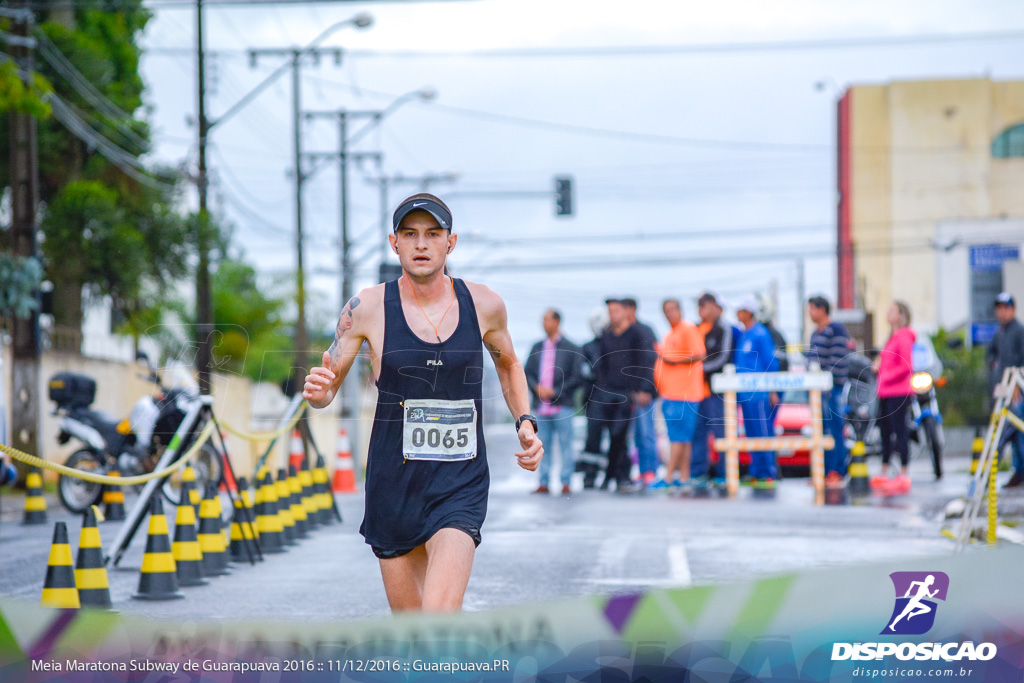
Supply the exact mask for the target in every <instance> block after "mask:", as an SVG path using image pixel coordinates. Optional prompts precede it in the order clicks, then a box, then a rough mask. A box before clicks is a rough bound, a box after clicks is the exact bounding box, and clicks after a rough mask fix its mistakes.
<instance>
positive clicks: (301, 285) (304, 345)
mask: <svg viewBox="0 0 1024 683" xmlns="http://www.w3.org/2000/svg"><path fill="white" fill-rule="evenodd" d="M307 54H309V55H312V56H313V59H314V60H315V61H317V62H319V61H320V55H321V54H331V55H334V61H335V63H336V64H341V50H340V49H337V48H313V49H308V48H306V49H301V48H291V49H288V50H282V49H279V48H271V49H257V50H250V51H249V57H250V61H251V63H252V64H254V65H255V63H256V60H257V58H258V57H259V56H260V55H278V56H280V55H285V56H287V57H288V58H289V60H290V64H291V74H292V163H293V164H294V166H293V171H292V172H293V175H294V180H295V252H296V257H295V285H296V293H295V301H296V308H297V311H296V320H295V360H294V361H293V366H292V378H291V381H292V384H291V388H292V389H293V390H294V391H296V392H297V391H300V390H301V387H302V383H303V379H304V378H305V376H306V371H307V367H306V366H307V358H306V356H307V355H308V352H309V336H308V333H307V330H306V285H305V272H304V269H303V263H302V262H303V251H304V249H303V237H302V183H303V181H304V180H305V178H306V176H305V175H304V174H303V171H302V121H301V119H300V110H301V106H302V93H301V81H302V71H301V69H302V58H303V57H304V56H305V55H307Z"/></svg>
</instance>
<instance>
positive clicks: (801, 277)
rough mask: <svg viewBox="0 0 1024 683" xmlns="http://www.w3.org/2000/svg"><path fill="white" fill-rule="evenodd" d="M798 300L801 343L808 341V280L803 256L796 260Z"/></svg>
mask: <svg viewBox="0 0 1024 683" xmlns="http://www.w3.org/2000/svg"><path fill="white" fill-rule="evenodd" d="M796 296H797V298H798V299H799V301H797V302H796V310H797V316H798V317H799V318H800V343H801V344H806V343H807V337H806V335H807V313H806V312H805V311H804V307H805V302H806V301H807V280H806V277H805V274H804V258H803V257H802V256H801V257H800V258H798V259H797V260H796Z"/></svg>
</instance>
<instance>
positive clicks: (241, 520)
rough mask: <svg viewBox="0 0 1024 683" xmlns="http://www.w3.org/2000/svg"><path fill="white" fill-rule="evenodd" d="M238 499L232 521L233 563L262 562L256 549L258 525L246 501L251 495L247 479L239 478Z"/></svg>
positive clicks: (231, 548)
mask: <svg viewBox="0 0 1024 683" xmlns="http://www.w3.org/2000/svg"><path fill="white" fill-rule="evenodd" d="M237 484H238V497H237V498H235V512H234V516H233V517H232V519H231V543H230V545H229V546H228V550H229V554H230V556H231V561H232V562H250V561H253V560H262V559H263V558H262V557H261V556H260V554H259V552H258V549H257V547H256V543H257V541H256V524H255V522H253V520H252V519H251V518H250V517H249V512H250V510H249V509H248V508H247V507H246V504H245V499H246V498H247V497H248V495H249V484H248V482H247V481H246V480H245V477H238V479H237Z"/></svg>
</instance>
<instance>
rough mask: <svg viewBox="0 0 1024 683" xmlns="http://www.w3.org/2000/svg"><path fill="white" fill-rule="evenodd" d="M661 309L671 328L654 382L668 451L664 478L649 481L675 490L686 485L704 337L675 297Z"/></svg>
mask: <svg viewBox="0 0 1024 683" xmlns="http://www.w3.org/2000/svg"><path fill="white" fill-rule="evenodd" d="M662 309H663V310H664V312H665V320H667V321H668V324H669V325H670V326H671V330H669V333H668V334H667V335H665V339H664V341H662V343H661V354H660V356H659V358H658V362H657V364H656V365H655V368H654V383H655V385H656V386H657V388H658V394H659V395H660V396H661V410H662V412H663V413H664V415H665V425H666V426H667V427H668V440H669V444H670V452H669V459H668V467H667V470H666V472H665V478H664V479H659V480H657V481H654V482H652V483H651V484H650V485H649V486H648V488H649V489H651V490H659V489H661V490H663V489H667V488H668V487H669V486H670V484H669V482H671V486H673V487H675V488H676V489H680V488H683V487H689V486H690V455H691V448H692V445H693V435H694V432H695V431H696V428H697V414H698V411H699V406H700V402H701V400H702V399H703V398H704V366H703V363H702V361H703V360H704V355H705V349H704V337H703V335H702V334H701V333H700V331H699V330H698V329H697V326H696V325H694V324H693V323H691V322H690V321H689V320H685V319H684V318H683V309H682V306H681V305H680V303H679V301H678V300H677V299H667V300H666V301H665V302H664V303H663V304H662ZM677 474H678V477H676V475H677Z"/></svg>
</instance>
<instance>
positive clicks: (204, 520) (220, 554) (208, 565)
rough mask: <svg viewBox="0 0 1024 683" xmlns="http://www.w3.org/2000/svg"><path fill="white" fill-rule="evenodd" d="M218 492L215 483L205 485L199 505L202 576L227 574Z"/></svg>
mask: <svg viewBox="0 0 1024 683" xmlns="http://www.w3.org/2000/svg"><path fill="white" fill-rule="evenodd" d="M222 512H223V510H222V509H221V506H220V494H219V493H217V485H216V484H210V485H209V486H207V487H206V495H205V496H204V497H203V502H202V503H201V504H200V507H199V547H200V548H201V549H202V551H203V559H202V563H203V564H202V571H203V576H223V575H224V574H228V573H229V572H228V554H227V552H226V550H225V548H226V546H225V545H224V530H223V529H221V524H222V520H221V517H220V516H221V513H222Z"/></svg>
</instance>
